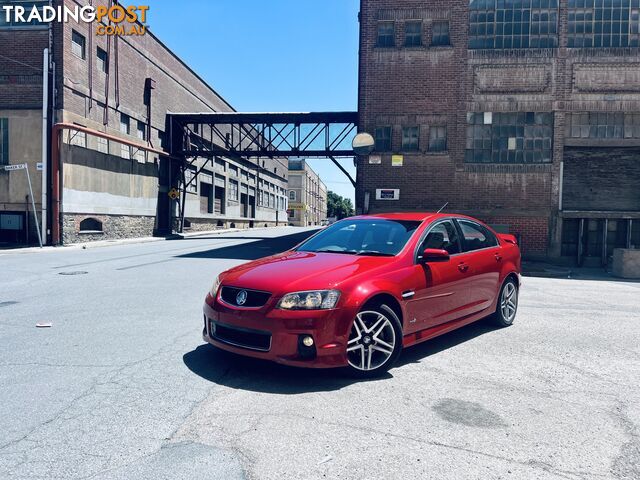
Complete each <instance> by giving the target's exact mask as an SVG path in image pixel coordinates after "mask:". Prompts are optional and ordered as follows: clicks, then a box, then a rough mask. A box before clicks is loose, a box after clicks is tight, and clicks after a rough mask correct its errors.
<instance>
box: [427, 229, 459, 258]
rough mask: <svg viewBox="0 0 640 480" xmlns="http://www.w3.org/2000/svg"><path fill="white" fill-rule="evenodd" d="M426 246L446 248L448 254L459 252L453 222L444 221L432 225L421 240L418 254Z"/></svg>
mask: <svg viewBox="0 0 640 480" xmlns="http://www.w3.org/2000/svg"><path fill="white" fill-rule="evenodd" d="M427 248H435V249H437V250H446V251H447V252H449V255H455V254H456V253H460V241H459V238H458V231H457V230H456V228H455V227H454V226H453V223H451V222H449V221H446V222H441V223H439V224H437V225H436V226H434V227H432V228H431V230H430V231H429V233H428V234H427V236H426V237H425V239H424V241H423V242H422V247H421V251H420V254H422V252H423V251H424V250H426V249H427Z"/></svg>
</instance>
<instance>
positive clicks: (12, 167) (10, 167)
mask: <svg viewBox="0 0 640 480" xmlns="http://www.w3.org/2000/svg"><path fill="white" fill-rule="evenodd" d="M3 168H4V170H5V171H6V172H13V171H15V170H24V171H25V172H27V182H28V183H29V196H30V197H31V206H32V207H33V218H34V219H35V221H36V229H37V231H38V243H39V244H40V248H42V236H41V235H40V223H39V222H38V214H37V213H36V202H35V200H34V199H33V188H32V187H31V176H30V175H29V169H28V168H27V164H26V163H19V164H17V165H5V166H4V167H3Z"/></svg>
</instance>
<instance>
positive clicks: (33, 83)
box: [0, 12, 49, 110]
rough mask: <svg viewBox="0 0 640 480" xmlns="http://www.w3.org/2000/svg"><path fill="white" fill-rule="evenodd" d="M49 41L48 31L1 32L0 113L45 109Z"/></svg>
mask: <svg viewBox="0 0 640 480" xmlns="http://www.w3.org/2000/svg"><path fill="white" fill-rule="evenodd" d="M3 14H4V12H3ZM48 39H49V34H48V30H47V29H46V28H44V29H42V28H38V29H22V30H19V29H11V30H6V29H5V30H1V29H0V110H2V109H6V110H9V109H21V110H22V109H40V108H42V52H43V50H44V49H45V48H47V46H48V44H49V40H48Z"/></svg>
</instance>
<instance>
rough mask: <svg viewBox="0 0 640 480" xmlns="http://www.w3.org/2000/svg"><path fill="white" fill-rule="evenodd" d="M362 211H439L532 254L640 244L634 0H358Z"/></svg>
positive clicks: (605, 252) (580, 254) (582, 253)
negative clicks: (509, 237) (478, 222)
mask: <svg viewBox="0 0 640 480" xmlns="http://www.w3.org/2000/svg"><path fill="white" fill-rule="evenodd" d="M360 21H361V25H360V27H361V29H360V32H361V36H360V80H359V92H360V97H359V113H360V129H361V130H362V131H366V132H369V133H371V134H372V135H374V137H375V140H376V151H375V152H374V154H373V155H372V156H371V157H369V158H362V159H361V160H360V162H359V164H358V180H359V181H358V187H357V192H356V204H357V205H356V206H357V208H358V210H359V211H363V210H364V211H368V212H372V213H374V212H383V211H393V210H402V211H404V210H437V209H439V208H440V207H442V206H443V205H444V204H445V203H447V202H448V207H447V210H448V211H452V212H459V213H467V214H470V215H473V216H476V217H478V218H480V219H482V220H485V221H486V222H488V223H489V224H491V225H492V226H494V227H495V228H496V229H497V230H499V231H501V232H509V233H513V234H517V235H518V236H519V237H520V238H521V243H522V249H523V252H524V254H525V256H527V257H541V258H552V259H556V260H562V261H564V262H567V263H576V262H577V263H579V264H582V265H589V264H591V265H603V264H606V263H607V262H608V261H610V259H611V255H612V252H613V249H614V248H618V247H623V248H624V247H631V246H634V245H635V246H636V247H640V48H639V47H640V23H639V22H640V5H639V4H638V1H637V0H600V1H596V2H594V1H593V0H591V1H586V2H585V1H582V2H579V1H569V2H566V1H558V0H545V1H537V2H535V1H511V0H502V1H500V0H471V1H467V0H465V1H446V2H445V1H441V0H423V1H416V0H361V11H360Z"/></svg>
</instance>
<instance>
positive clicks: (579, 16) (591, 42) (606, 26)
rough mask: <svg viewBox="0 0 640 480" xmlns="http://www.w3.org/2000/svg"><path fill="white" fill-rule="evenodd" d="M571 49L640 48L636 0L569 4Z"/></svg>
mask: <svg viewBox="0 0 640 480" xmlns="http://www.w3.org/2000/svg"><path fill="white" fill-rule="evenodd" d="M567 17H568V25H567V29H568V46H569V47H638V46H640V44H639V43H638V41H639V38H640V30H639V28H640V27H639V25H640V3H639V2H638V1H637V0H597V1H595V2H594V0H569V10H568V13H567Z"/></svg>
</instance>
